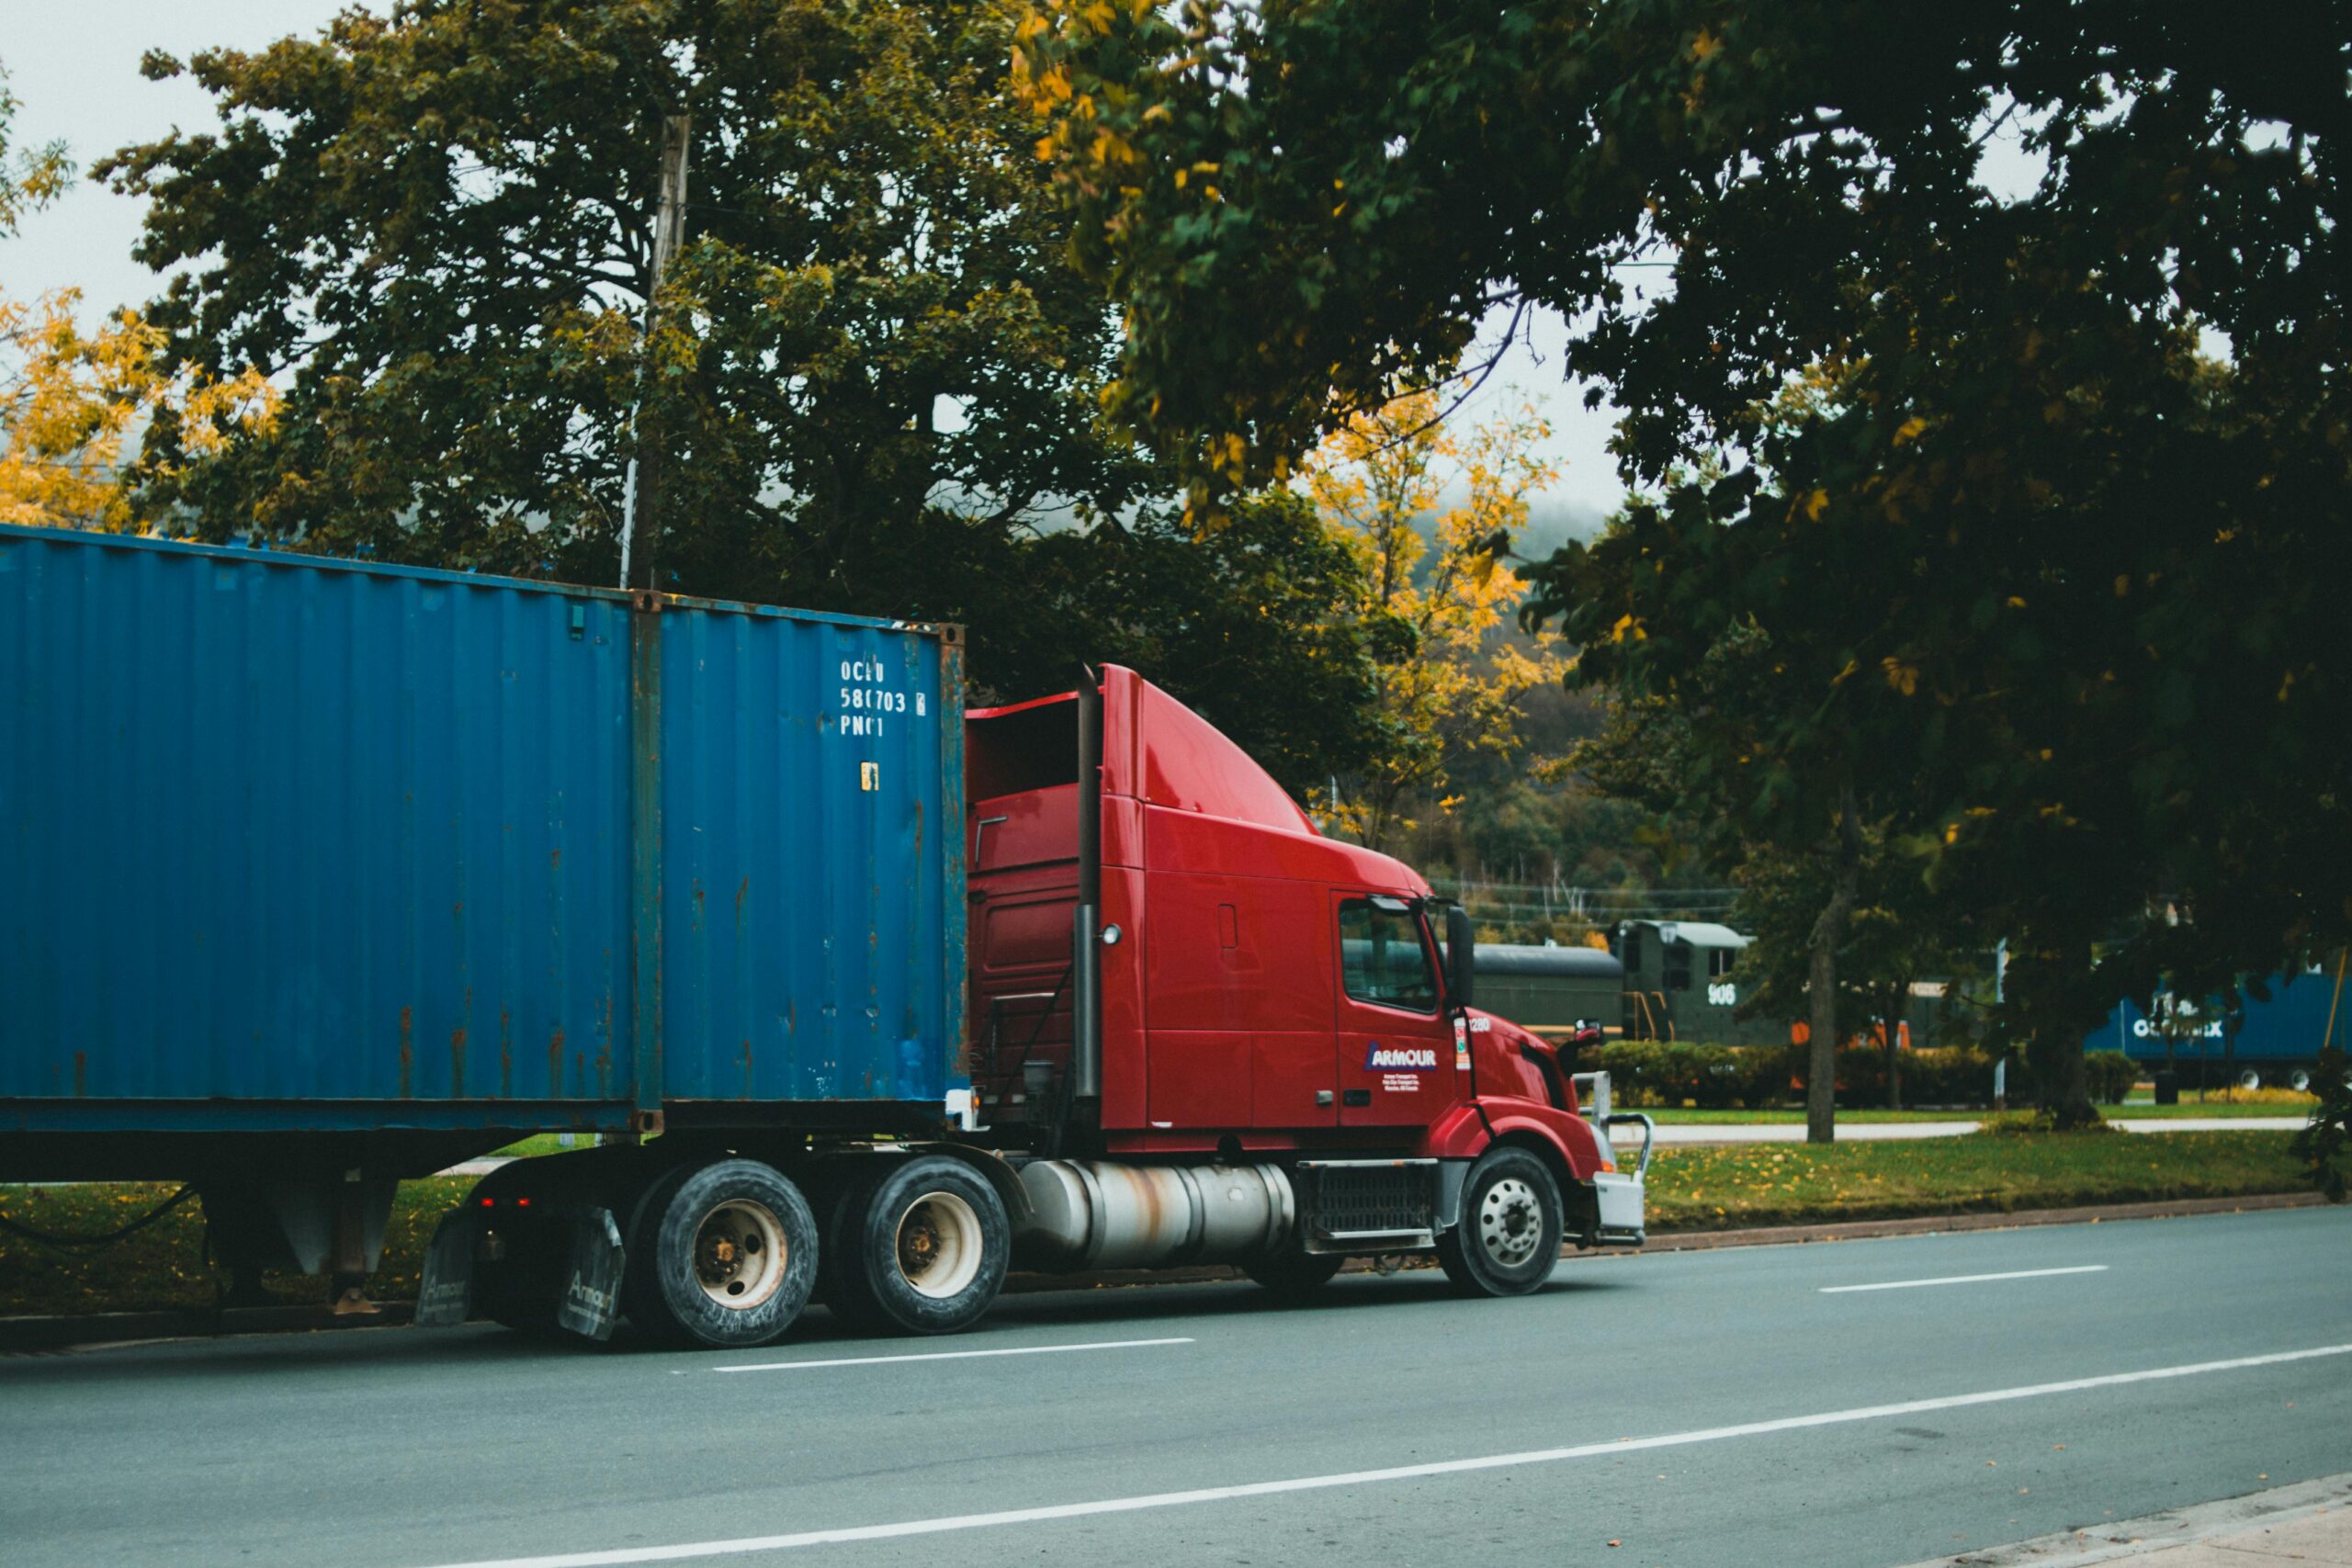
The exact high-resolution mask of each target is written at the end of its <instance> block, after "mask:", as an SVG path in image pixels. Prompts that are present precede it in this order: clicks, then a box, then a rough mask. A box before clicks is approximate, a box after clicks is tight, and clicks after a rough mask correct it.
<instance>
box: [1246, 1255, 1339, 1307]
mask: <svg viewBox="0 0 2352 1568" xmlns="http://www.w3.org/2000/svg"><path fill="white" fill-rule="evenodd" d="M1345 1262H1347V1258H1344V1257H1342V1256H1341V1255H1340V1254H1339V1253H1336V1252H1307V1251H1306V1250H1304V1249H1302V1248H1300V1247H1284V1248H1283V1250H1281V1251H1280V1252H1276V1253H1272V1254H1271V1255H1270V1256H1268V1257H1264V1258H1252V1259H1250V1261H1249V1262H1247V1263H1244V1264H1243V1265H1242V1266H1241V1271H1242V1272H1243V1273H1244V1274H1247V1275H1249V1276H1250V1278H1251V1279H1252V1280H1257V1281H1258V1283H1260V1284H1261V1285H1263V1286H1265V1287H1266V1289H1268V1290H1270V1291H1272V1292H1273V1293H1274V1294H1276V1295H1278V1296H1281V1297H1283V1298H1284V1299H1285V1300H1295V1299H1296V1298H1298V1297H1301V1296H1309V1295H1313V1294H1314V1293H1315V1292H1317V1291H1319V1290H1321V1289H1322V1288H1323V1287H1324V1286H1326V1285H1328V1284H1329V1283H1330V1282H1331V1276H1332V1275H1334V1274H1337V1273H1338V1272H1339V1271H1340V1265H1341V1264H1343V1263H1345Z"/></svg>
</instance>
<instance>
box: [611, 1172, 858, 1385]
mask: <svg viewBox="0 0 2352 1568" xmlns="http://www.w3.org/2000/svg"><path fill="white" fill-rule="evenodd" d="M630 1231H631V1235H630V1236H629V1238H628V1281H627V1291H626V1296H625V1299H626V1301H627V1303H628V1308H629V1314H630V1316H631V1317H632V1318H633V1319H634V1320H635V1321H636V1323H637V1325H638V1327H639V1329H641V1330H644V1331H645V1332H647V1333H648V1334H650V1335H651V1336H652V1337H655V1338H657V1339H665V1340H670V1341H673V1342H677V1343H684V1344H690V1345H697V1346H702V1347H705V1348H710V1349H715V1350H740V1349H744V1348H749V1347H751V1346H754V1345H764V1344H766V1343H767V1342H768V1341H770V1340H772V1339H775V1338H776V1337H779V1336H781V1335H782V1334H783V1333H784V1332H785V1330H786V1329H788V1328H790V1327H791V1326H792V1325H793V1322H794V1320H796V1319H797V1318H798V1317H799V1315H800V1309H801V1308H802V1307H804V1306H806V1305H808V1304H809V1290H810V1288H811V1287H812V1286H813V1285H814V1284H815V1283H816V1280H817V1221H816V1218H815V1216H814V1215H812V1214H811V1213H809V1201H808V1200H807V1199H805V1198H803V1197H802V1196H801V1195H800V1190H799V1189H798V1188H797V1187H795V1186H794V1185H793V1184H792V1183H791V1182H790V1181H789V1180H787V1179H786V1178H785V1176H784V1174H783V1173H782V1172H781V1171H778V1170H776V1169H775V1168H773V1167H771V1166H765V1165H762V1164H761V1163H760V1162H759V1161H757V1160H749V1159H723V1160H718V1161H716V1162H714V1163H712V1164H710V1165H704V1166H694V1167H689V1168H684V1169H680V1170H674V1171H672V1172H671V1173H670V1174H669V1175H667V1176H665V1177H663V1178H662V1179H661V1180H659V1181H657V1182H656V1183H655V1184H654V1185H653V1186H652V1187H651V1188H650V1190H648V1191H647V1192H646V1194H645V1196H644V1198H643V1199H642V1200H641V1201H639V1204H638V1210H637V1214H636V1217H635V1220H634V1222H633V1223H632V1224H631V1226H630Z"/></svg>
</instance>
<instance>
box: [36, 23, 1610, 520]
mask: <svg viewBox="0 0 2352 1568" xmlns="http://www.w3.org/2000/svg"><path fill="white" fill-rule="evenodd" d="M0 7H5V9H6V14H7V21H6V27H5V28H0V66H5V67H6V70H7V72H8V75H9V87H10V90H11V91H13V92H14V93H15V94H16V96H17V99H18V101H19V104H20V106H21V107H19V109H18V111H17V123H16V125H15V127H14V130H13V137H14V138H15V139H17V141H18V144H19V145H25V144H35V143H41V142H46V141H51V140H52V139H55V138H62V139H63V140H64V141H65V142H66V143H67V145H68V147H69V148H70V149H71V151H72V152H73V154H74V159H75V160H76V162H78V163H79V164H81V165H82V167H83V168H84V170H85V171H86V170H87V169H88V167H89V165H90V164H92V163H93V162H95V161H96V159H97V158H98V157H100V156H102V155H103V154H105V153H107V152H111V151H113V150H114V149H116V148H118V147H121V146H123V145H125V144H127V143H130V142H134V141H152V140H153V139H155V138H157V137H160V136H162V135H164V134H165V133H166V132H168V131H170V130H172V129H173V127H175V126H180V127H185V128H187V129H190V130H194V129H198V128H202V127H206V126H209V125H210V124H211V123H212V118H213V117H212V110H211V101H210V99H209V96H207V95H206V94H205V93H203V92H202V91H201V90H199V89H198V87H197V86H196V85H195V84H193V83H192V82H190V81H189V80H187V78H186V77H182V78H179V79H177V80H175V81H171V82H149V81H146V80H145V79H143V78H142V77H141V75H140V74H139V61H140V57H141V55H142V54H144V53H145V52H146V51H149V50H151V49H160V50H163V51H166V52H168V53H171V54H175V55H176V56H178V57H179V58H180V59H182V60H186V59H187V57H188V56H189V55H191V54H193V53H194V52H196V51H198V50H200V49H205V48H209V47H215V46H221V45H226V46H230V47H234V48H241V49H251V48H258V47H259V46H261V45H263V44H266V43H267V42H269V41H270V40H271V39H277V38H281V37H283V36H285V35H286V34H288V33H291V32H315V31H317V30H318V29H320V28H323V27H324V26H325V25H326V23H327V22H328V20H329V19H330V18H332V17H334V15H335V13H336V12H337V11H339V10H342V9H344V8H345V7H344V6H343V5H342V4H338V3H337V0H234V3H233V4H220V3H210V4H206V3H200V0H86V3H85V4H82V5H78V6H70V5H60V4H55V3H53V0H51V3H49V4H43V3H41V0H0ZM140 216H141V204H140V203H139V202H137V201H135V200H132V199H131V198H130V197H119V196H116V195H114V194H113V193H112V192H110V191H107V190H106V189H104V188H102V187H100V186H96V185H93V184H91V183H89V182H88V181H87V180H86V179H85V180H84V181H82V182H81V183H80V184H79V185H78V186H76V188H75V189H74V191H73V193H72V194H71V195H69V196H68V197H65V199H63V200H62V201H60V202H58V203H57V204H56V205H55V206H53V207H51V208H50V209H47V210H46V211H42V212H39V213H35V214H34V215H32V216H31V217H30V218H28V219H27V220H26V221H25V224H24V227H23V230H22V231H21V232H20V233H19V234H17V236H16V237H15V238H13V239H0V285H5V287H6V289H7V291H8V292H9V293H10V294H11V295H15V296H18V297H22V296H25V295H28V294H33V293H38V292H40V291H42V290H46V289H51V288H66V287H76V288H81V289H82V290H83V292H84V296H85V300H86V302H87V304H88V305H90V306H92V307H95V308H98V309H107V308H111V307H113V306H115V305H119V304H128V303H136V302H139V301H141V300H144V299H149V298H152V297H153V295H154V294H156V293H157V292H159V291H160V290H159V287H158V283H157V280H156V278H155V277H154V276H153V274H151V273H149V272H148V271H147V270H146V269H145V268H144V267H142V266H141V265H139V264H138V263H137V262H134V261H133V260H131V258H130V248H131V245H132V244H133V243H135V242H136V241H137V239H138V235H139V220H140ZM1500 329H1501V323H1500V321H1495V322H1490V323H1489V330H1490V334H1498V333H1499V332H1500ZM1532 338H1533V347H1532V351H1531V350H1530V349H1528V348H1526V347H1521V348H1515V349H1514V350H1512V351H1511V353H1510V355H1509V356H1508V357H1507V359H1506V360H1505V362H1504V364H1503V365H1502V366H1501V367H1499V368H1498V371H1497V372H1496V374H1495V375H1494V376H1493V377H1492V378H1489V379H1488V381H1487V384H1486V386H1485V387H1484V388H1483V389H1481V390H1480V391H1479V393H1478V394H1477V395H1476V397H1474V398H1473V399H1472V400H1470V402H1469V403H1468V404H1467V405H1466V406H1465V407H1464V410H1463V412H1462V413H1461V414H1460V415H1457V416H1456V417H1457V418H1462V419H1470V420H1476V419H1480V418H1484V417H1491V416H1494V415H1498V414H1500V413H1502V412H1507V411H1509V410H1511V409H1514V408H1516V407H1517V405H1518V404H1519V403H1521V402H1522V401H1525V400H1530V399H1540V400H1542V402H1543V412H1544V415H1545V417H1547V418H1548V419H1549V420H1550V421H1551V422H1552V424H1553V428H1554V432H1555V434H1554V437H1553V440H1552V442H1551V444H1550V449H1549V450H1548V452H1547V453H1546V454H1545V455H1546V456H1548V457H1550V458H1552V460H1553V461H1555V463H1557V464H1559V465H1560V467H1561V476H1560V479H1559V482H1558V483H1557V484H1556V485H1555V487H1554V489H1553V491H1552V492H1551V494H1550V495H1549V496H1548V497H1547V498H1546V500H1545V503H1544V504H1541V505H1539V506H1538V507H1537V509H1536V515H1535V518H1534V519H1533V526H1532V527H1531V529H1530V533H1531V535H1532V536H1533V537H1531V539H1530V540H1529V541H1528V542H1529V543H1530V544H1531V545H1539V544H1548V543H1551V542H1554V541H1555V537H1556V535H1557V533H1558V532H1559V531H1560V530H1561V529H1562V528H1563V527H1564V526H1567V527H1575V528H1577V531H1579V532H1581V531H1582V530H1583V528H1584V527H1586V526H1589V525H1590V523H1592V522H1593V521H1597V520H1598V518H1599V517H1600V516H1601V515H1602V514H1604V513H1607V512H1609V511H1610V510H1611V509H1613V508H1614V507H1615V505H1616V504H1617V502H1618V500H1619V499H1620V497H1621V496H1622V494H1623V491H1622V489H1621V487H1620V486H1619V485H1618V483H1617V477H1616V469H1615V467H1614V465H1613V464H1612V463H1611V460H1610V457H1609V456H1608V454H1607V452H1606V451H1605V449H1604V446H1605V443H1606V442H1607V441H1608V438H1609V429H1610V425H1611V423H1612V421H1613V418H1614V416H1613V414H1611V413H1609V412H1605V411H1604V412H1600V413H1588V412H1585V409H1584V406H1583V402H1584V400H1583V396H1582V393H1581V391H1580V390H1579V389H1575V388H1571V387H1569V386H1568V385H1566V383H1565V382H1564V381H1563V379H1562V370H1561V349H1562V346H1563V344H1564V343H1565V341H1566V326H1565V324H1564V323H1563V322H1562V321H1560V320H1559V318H1557V317H1556V316H1546V317H1544V318H1540V319H1538V320H1536V321H1533V323H1532Z"/></svg>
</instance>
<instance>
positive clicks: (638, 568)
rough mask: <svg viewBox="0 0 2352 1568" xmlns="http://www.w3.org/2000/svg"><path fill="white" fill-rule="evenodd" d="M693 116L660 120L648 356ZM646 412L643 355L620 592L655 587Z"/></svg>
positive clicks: (657, 533) (673, 242)
mask: <svg viewBox="0 0 2352 1568" xmlns="http://www.w3.org/2000/svg"><path fill="white" fill-rule="evenodd" d="M693 130H694V117H693V116H692V115H684V114H673V115H666V116H664V117H663V118H662V197H661V200H660V202H659V204H658V205H657V206H656V207H655V209H654V212H653V282H652V284H651V286H650V288H648V289H647V290H646V295H645V347H646V350H647V352H650V350H651V348H652V345H653V331H654V328H655V326H656V325H658V324H659V321H660V310H661V303H660V301H661V298H662V277H663V276H666V275H667V274H668V272H669V270H670V262H671V258H673V256H675V255H676V254H678V243H679V241H680V240H681V239H682V238H684V231H685V227H686V148H687V145H688V143H689V142H690V141H691V140H692V135H693ZM644 409H645V355H644V354H639V356H638V364H637V400H636V402H635V403H634V404H633V405H632V406H631V408H630V410H629V419H628V423H629V436H630V439H631V441H632V442H633V443H634V445H635V450H633V451H631V452H630V453H629V457H628V472H627V473H626V474H625V475H624V476H623V477H622V479H621V586H622V587H623V588H647V589H650V588H653V587H655V586H656V580H655V578H654V575H653V558H654V553H655V552H654V547H655V546H656V545H657V544H659V543H660V541H661V538H662V513H661V511H660V509H659V507H658V506H656V505H652V504H648V506H647V507H646V511H647V512H648V513H650V517H649V518H648V519H647V520H646V524H645V526H644V529H643V530H642V532H643V537H642V538H640V537H639V527H638V516H637V514H638V492H639V491H640V490H641V491H645V492H646V493H647V495H648V496H649V498H650V496H651V494H652V492H653V491H654V490H655V489H656V479H657V477H658V476H659V474H660V473H661V468H662V454H661V452H660V451H659V450H651V451H649V450H648V449H647V446H646V442H645V437H644V434H643V431H642V424H641V420H642V415H643V412H644Z"/></svg>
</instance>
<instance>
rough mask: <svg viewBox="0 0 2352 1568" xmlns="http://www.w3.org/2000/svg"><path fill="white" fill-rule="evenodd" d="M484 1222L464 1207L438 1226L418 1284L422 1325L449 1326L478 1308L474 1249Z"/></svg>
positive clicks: (418, 1319) (417, 1319)
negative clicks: (475, 1294)
mask: <svg viewBox="0 0 2352 1568" xmlns="http://www.w3.org/2000/svg"><path fill="white" fill-rule="evenodd" d="M480 1241H481V1222H480V1221H478V1220H476V1219H475V1218H474V1216H473V1215H472V1214H470V1213H467V1212H466V1211H465V1210H463V1209H452V1210H450V1211H449V1212H448V1213H446V1214H444V1215H442V1216H441V1223H440V1224H438V1225H437V1226H435V1228H434V1232H433V1245H432V1246H431V1247H427V1248H425V1251H424V1280H423V1281H422V1282H420V1283H419V1285H418V1286H417V1291H416V1316H415V1317H414V1318H413V1320H412V1321H413V1322H414V1323H415V1324H416V1325H417V1326H418V1327H419V1328H449V1327H454V1326H455V1325H458V1324H460V1323H463V1322H465V1321H466V1319H468V1318H469V1317H471V1316H472V1315H473V1311H474V1248H475V1247H476V1246H477V1245H479V1243H480Z"/></svg>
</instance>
